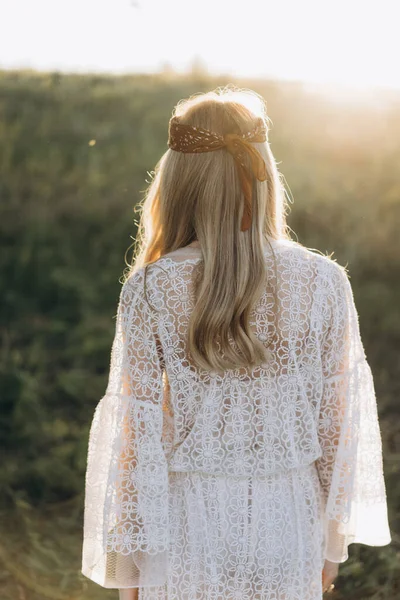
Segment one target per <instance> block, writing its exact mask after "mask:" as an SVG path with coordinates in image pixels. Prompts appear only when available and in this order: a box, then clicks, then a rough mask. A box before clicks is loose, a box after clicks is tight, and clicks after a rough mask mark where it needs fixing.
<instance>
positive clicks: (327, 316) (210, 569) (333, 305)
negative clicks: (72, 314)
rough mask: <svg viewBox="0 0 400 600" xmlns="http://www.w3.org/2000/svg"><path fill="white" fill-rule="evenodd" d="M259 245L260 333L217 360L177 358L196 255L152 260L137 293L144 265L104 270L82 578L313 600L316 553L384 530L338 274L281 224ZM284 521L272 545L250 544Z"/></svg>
mask: <svg viewBox="0 0 400 600" xmlns="http://www.w3.org/2000/svg"><path fill="white" fill-rule="evenodd" d="M273 249H274V252H275V255H276V259H277V276H278V281H276V280H275V278H274V269H273V257H272V255H271V251H270V249H269V248H266V251H265V260H266V262H267V267H268V272H269V273H270V274H271V277H270V279H269V286H268V287H267V289H266V290H265V293H264V294H263V296H262V297H261V299H260V301H259V303H258V304H257V306H256V307H255V309H254V310H253V313H252V317H251V318H252V327H253V328H254V331H255V333H256V335H257V336H258V337H259V339H260V340H261V341H263V342H266V341H267V340H269V339H270V336H271V335H272V338H273V343H272V346H271V356H270V360H269V361H268V362H266V363H265V364H263V365H261V366H260V367H257V368H253V369H243V368H242V369H237V370H228V371H226V372H225V373H224V374H223V375H219V374H217V373H214V372H210V371H208V372H207V371H203V370H199V369H197V368H195V367H194V365H192V364H191V362H190V360H189V355H188V351H187V346H186V337H185V334H186V332H187V324H188V320H189V317H190V312H191V309H192V307H193V302H194V297H193V277H194V276H195V273H196V271H197V269H201V255H200V256H198V257H189V258H187V259H184V260H182V261H180V260H179V259H178V258H176V257H173V256H172V255H171V256H167V257H163V258H161V259H159V260H158V261H157V262H156V263H154V264H152V265H151V266H150V267H149V268H148V273H147V299H146V295H145V293H144V269H140V270H139V271H137V272H136V273H135V274H134V275H133V276H132V277H131V278H130V279H129V280H128V281H127V282H126V283H125V284H124V286H123V287H122V290H121V296H120V301H119V306H118V314H117V323H116V332H115V339H114V343H113V348H112V355H111V365H110V376H109V383H108V386H107V390H106V393H105V396H104V397H103V398H102V399H101V400H100V402H99V404H98V406H97V408H96V411H95V415H94V418H93V422H92V426H91V431H90V438H89V449H88V465H87V472H86V494H85V521H84V542H83V561H82V572H83V573H84V574H85V575H86V576H87V577H89V578H91V579H92V580H93V581H96V582H97V583H99V584H100V585H102V586H104V587H111V588H112V587H114V588H121V589H122V588H134V587H139V588H140V594H141V595H140V598H141V600H145V599H146V600H149V599H150V598H159V599H161V598H168V599H169V600H172V599H176V600H178V598H179V599H181V598H185V599H188V600H189V599H190V600H191V599H195V598H196V599H198V598H204V600H205V599H209V598H214V597H215V598H222V597H224V598H225V597H226V598H234V597H240V598H247V597H249V600H250V598H271V599H272V598H274V600H280V599H282V600H283V599H285V600H300V599H301V600H317V599H320V598H321V594H322V592H321V588H320V579H321V577H320V574H321V573H320V569H321V564H322V563H321V561H322V560H323V559H324V558H328V559H329V560H332V561H335V562H343V561H345V560H346V559H347V557H348V545H349V544H350V543H352V542H362V543H365V544H369V545H377V546H379V545H384V544H387V543H389V542H390V532H389V527H388V522H387V507H386V492H385V484H384V478H383V466H382V446H381V437H380V429H379V422H378V414H377V407H376V398H375V391H374V384H373V379H372V374H371V370H370V368H369V365H368V363H367V359H366V356H365V353H364V348H363V345H362V342H361V338H360V333H359V324H358V316H357V311H356V308H355V305H354V299H353V294H352V290H351V286H350V282H349V280H348V278H347V275H346V273H345V271H344V270H343V269H342V268H341V267H340V266H338V265H337V264H336V263H334V262H333V261H331V260H330V259H328V258H327V257H323V256H320V255H318V254H316V253H314V252H311V251H309V250H307V249H305V248H303V247H302V246H300V245H297V244H295V243H293V242H288V241H280V242H274V244H273ZM178 254H179V253H178ZM274 289H275V290H276V292H277V296H278V299H279V302H278V306H275V304H274V294H273V291H274ZM147 300H148V301H147ZM275 312H276V314H277V320H276V322H275V323H276V326H275V325H274V320H273V316H274V313H275ZM296 473H301V474H302V477H301V481H302V482H303V485H304V486H306V485H307V486H308V488H307V489H308V492H307V497H309V501H308V502H307V507H305V505H304V497H302V496H301V494H302V492H301V489H300V487H299V485H300V484H299V480H298V479H295V478H296ZM277 481H279V485H278V484H277ZM294 482H297V483H294ZM310 490H312V491H310ZM304 493H305V492H304ZM268 498H271V500H272V499H273V498H275V503H273V505H271V510H270V511H269V512H268V511H266V509H265V506H266V502H268ZM263 507H264V508H263ZM285 515H286V516H285ZM288 515H291V517H290V523H291V525H288V527H289V532H288V533H287V534H286V533H285V531H286V529H285V527H286V525H285V522H286V521H287V519H288V518H289V517H288ZM285 520H286V521H285ZM371 523H373V526H372V525H371ZM290 527H292V529H290ZM204 532H208V533H207V534H205V533H204ZM285 535H286V540H287V541H286V543H285V544H284V545H283V547H282V550H281V551H280V552H281V554H279V553H278V552H277V551H276V552H275V554H273V555H271V554H268V547H269V546H268V544H271V543H272V541H273V540H275V542H274V544H275V549H276V548H277V544H278V542H277V540H280V539H282V536H285ZM235 536H236V537H235ZM229 540H231V541H229ZM271 547H272V546H271ZM278 554H279V556H278ZM288 570H289V572H290V573H292V576H291V578H290V577H289V578H288V577H287V575H285V573H287V572H288ZM234 573H236V575H234ZM240 573H242V575H243V576H241V575H240ZM296 573H297V575H296ZM300 573H301V578H302V579H301V581H302V582H303V583H300V579H299V577H300ZM296 577H297V579H296ZM195 590H197V592H196V591H195ZM221 590H222V591H221ZM224 590H225V591H224ZM271 590H275V592H274V593H275V595H273V594H272V591H271ZM228 591H229V593H228ZM235 593H237V594H242V595H240V596H235ZM246 594H248V596H247V595H246ZM285 594H286V595H285Z"/></svg>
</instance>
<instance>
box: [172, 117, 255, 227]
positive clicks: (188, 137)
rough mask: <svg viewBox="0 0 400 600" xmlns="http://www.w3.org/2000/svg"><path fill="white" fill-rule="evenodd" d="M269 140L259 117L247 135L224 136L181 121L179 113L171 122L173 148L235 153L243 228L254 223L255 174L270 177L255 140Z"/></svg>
mask: <svg viewBox="0 0 400 600" xmlns="http://www.w3.org/2000/svg"><path fill="white" fill-rule="evenodd" d="M266 140H267V130H266V127H265V124H264V121H263V120H262V119H259V120H258V123H257V126H256V127H255V129H253V131H250V132H248V133H244V134H243V135H238V134H236V133H228V134H227V135H224V136H223V135H219V134H218V133H213V132H212V131H207V129H202V128H201V127H193V126H192V125H186V124H185V123H180V122H179V118H178V117H172V118H171V120H170V122H169V136H168V147H169V148H170V149H171V150H175V151H176V152H185V153H191V154H195V153H198V152H212V151H213V150H219V149H220V148H226V149H227V150H228V152H229V153H230V154H232V156H233V158H234V160H235V164H236V168H237V170H238V174H239V179H240V184H241V186H242V190H243V194H244V199H245V203H244V209H243V217H242V223H241V228H240V229H241V231H246V230H247V229H248V228H249V227H250V224H251V217H252V193H253V177H255V178H256V179H258V180H259V181H265V180H266V178H267V169H266V166H265V162H264V159H263V157H262V156H261V154H260V153H259V151H258V150H257V149H256V148H255V147H254V146H252V145H251V142H265V141H266ZM246 155H247V156H248V157H249V158H250V167H248V166H247V165H246V163H245V156H246Z"/></svg>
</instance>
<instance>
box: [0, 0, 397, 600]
mask: <svg viewBox="0 0 400 600" xmlns="http://www.w3.org/2000/svg"><path fill="white" fill-rule="evenodd" d="M399 12H400V6H399V4H398V2H397V1H392V2H389V1H387V0H380V2H377V1H370V2H369V1H366V0H364V1H357V0H347V1H346V2H343V1H342V0H336V1H335V2H323V1H321V0H319V1H318V0H313V1H311V0H302V2H296V1H294V0H293V1H289V0H280V1H279V2H274V3H272V2H269V1H267V0H263V1H261V0H246V2H234V0H230V1H228V0H212V1H211V0H202V1H201V2H194V1H192V0H138V1H137V2H132V1H129V0H113V1H111V0H107V1H105V0H79V1H78V0H69V1H68V2H66V1H64V0H58V2H54V1H53V2H51V1H46V0H29V1H28V0H12V1H11V0H9V1H8V2H7V0H3V2H2V3H1V4H0V239H1V253H0V285H1V315H0V329H1V347H0V352H1V362H0V403H1V404H0V406H1V413H0V444H1V450H2V457H3V460H2V461H1V465H0V485H1V504H0V511H1V515H0V516H1V517H2V518H1V523H2V524H1V536H0V600H11V599H12V600H39V599H40V600H42V599H46V598H48V599H50V600H51V599H57V600H64V599H65V600H67V599H68V600H72V599H74V600H78V599H88V600H90V599H94V598H96V599H102V598H104V599H108V598H110V599H111V598H116V597H117V596H116V592H115V591H110V590H104V589H102V588H100V587H98V586H96V585H95V584H92V583H91V582H89V581H88V580H86V579H85V578H84V577H83V576H81V574H80V560H81V544H82V512H83V485H84V473H85V467H86V452H87V439H88V431H89V426H90V422H91V419H92V417H93V412H94V409H95V406H96V404H97V402H98V401H99V399H100V398H101V396H102V395H103V393H104V390H105V386H106V383H107V376H108V365H109V356H110V350H111V343H112V338H113V335H114V326H115V321H114V316H115V312H116V306H117V300H118V295H119V290H120V283H119V280H120V277H121V275H122V273H123V270H124V267H125V263H124V253H125V251H126V250H127V248H128V247H129V246H130V244H131V243H132V238H134V237H135V233H136V223H135V219H137V213H134V207H135V205H136V204H137V203H138V202H139V201H140V200H141V199H142V197H143V190H144V189H145V188H146V186H147V182H148V181H149V179H150V176H151V175H150V174H151V171H152V170H153V169H154V166H155V164H156V162H157V161H158V159H159V158H160V156H161V154H162V153H163V152H164V151H165V150H166V148H167V130H168V120H169V118H170V116H171V112H172V109H173V107H174V105H175V104H176V102H178V101H179V100H180V99H181V98H185V97H188V96H189V95H191V94H192V93H195V92H202V91H208V90H211V89H214V88H215V87H217V86H223V85H226V84H229V83H231V84H236V85H238V86H241V87H245V88H251V89H253V90H255V91H256V92H258V93H260V94H261V95H262V96H263V97H264V98H265V99H266V101H267V107H268V113H269V116H270V118H271V119H272V122H273V127H272V130H271V132H270V140H271V147H272V151H273V153H274V155H275V157H276V159H277V161H278V163H279V169H280V171H281V172H282V173H283V175H284V177H285V180H286V188H287V194H288V197H289V198H290V200H291V203H290V212H289V215H288V221H289V225H290V227H291V228H292V230H293V231H294V232H295V233H296V234H297V238H298V240H299V241H300V242H301V243H303V244H304V245H306V246H308V247H310V248H315V249H318V250H320V251H321V252H323V253H332V252H333V253H334V254H333V256H334V257H335V258H336V259H337V260H338V262H340V263H341V264H343V265H346V264H347V265H348V269H349V274H350V276H351V282H352V286H353V291H354V296H355V301H356V305H357V308H358V310H359V315H360V325H361V333H362V337H363V341H364V345H365V349H366V353H367V357H368V359H369V362H370V364H371V368H372V371H373V374H374V378H375V386H376V393H377V400H378V410H379V415H380V423H381V430H382V437H383V447H384V470H385V479H386V486H387V494H388V505H389V520H390V526H391V530H392V537H393V542H392V544H391V545H390V546H385V547H382V548H370V547H368V546H364V545H360V544H354V545H352V546H350V557H349V560H348V561H347V562H346V563H344V564H342V565H341V568H340V576H339V578H338V580H337V582H336V588H335V590H334V593H333V594H331V595H330V597H331V598H334V599H335V600H343V599H346V600H347V599H348V600H350V599H351V600H366V599H372V598H373V599H382V600H383V599H384V600H396V599H399V598H400V563H399V558H400V519H399V508H400V477H399V475H400V462H399V458H400V408H399V393H400V389H399V388H400V386H399V377H398V375H399V370H400V352H399V350H400V316H399V306H400V242H399V238H400V234H399V226H400V179H399V169H400V69H399V68H398V63H399V57H400V40H399V34H398V23H399Z"/></svg>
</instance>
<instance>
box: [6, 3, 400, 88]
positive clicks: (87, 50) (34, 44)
mask: <svg viewBox="0 0 400 600" xmlns="http://www.w3.org/2000/svg"><path fill="white" fill-rule="evenodd" d="M399 22H400V0H273V1H271V0H0V68H18V67H28V68H29V67H30V68H34V69H44V70H56V69H57V70H63V71H79V72H82V71H83V72H86V71H106V72H114V73H122V72H138V71H146V72H149V71H157V70H159V69H160V68H161V66H162V65H163V64H164V63H166V62H168V63H170V64H171V65H172V66H173V67H174V68H175V69H176V70H178V71H184V70H186V69H187V68H188V66H189V64H190V63H191V61H192V60H193V58H194V57H199V58H200V59H201V60H202V61H204V63H205V64H206V66H207V68H208V70H209V71H211V72H216V73H224V74H235V75H250V76H252V75H255V76H266V77H273V78H280V79H294V80H304V81H310V82H317V83H318V82H327V83H344V84H351V85H356V86H364V85H378V86H385V87H386V86H388V87H395V88H400V68H399V58H400V35H399Z"/></svg>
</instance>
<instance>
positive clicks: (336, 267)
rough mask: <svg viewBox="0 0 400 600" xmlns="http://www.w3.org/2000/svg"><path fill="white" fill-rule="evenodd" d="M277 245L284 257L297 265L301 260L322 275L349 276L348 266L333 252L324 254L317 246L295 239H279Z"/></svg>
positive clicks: (333, 276)
mask: <svg viewBox="0 0 400 600" xmlns="http://www.w3.org/2000/svg"><path fill="white" fill-rule="evenodd" d="M276 246H277V248H279V249H281V250H282V251H283V252H282V253H281V254H282V255H283V258H286V260H287V261H289V262H290V261H292V262H293V264H294V266H296V267H297V266H298V264H299V262H301V263H303V264H304V265H305V266H308V267H311V268H313V269H314V270H315V271H316V272H317V273H318V274H320V275H321V276H324V275H325V276H326V277H328V278H332V279H338V280H343V279H344V278H347V268H346V267H345V266H343V265H341V264H340V263H338V262H337V260H336V258H334V256H333V254H330V255H328V254H323V253H322V252H321V251H320V250H318V249H317V248H309V247H307V246H304V245H303V244H301V243H300V242H296V241H294V240H286V239H285V240H279V241H278V242H277V244H276Z"/></svg>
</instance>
